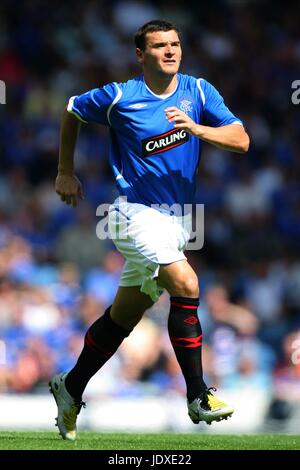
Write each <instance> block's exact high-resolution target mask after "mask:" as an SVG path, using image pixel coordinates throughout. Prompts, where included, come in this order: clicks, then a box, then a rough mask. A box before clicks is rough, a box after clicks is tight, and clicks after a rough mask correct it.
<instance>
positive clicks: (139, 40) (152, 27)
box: [134, 20, 180, 50]
mask: <svg viewBox="0 0 300 470" xmlns="http://www.w3.org/2000/svg"><path fill="white" fill-rule="evenodd" d="M172 29H174V30H175V31H176V33H177V34H178V36H179V37H180V31H179V29H178V27H177V26H176V25H175V24H173V23H170V22H169V21H165V20H152V21H149V22H148V23H146V24H144V25H143V26H141V27H140V29H139V30H138V31H137V32H136V33H135V35H134V43H135V46H136V47H138V48H139V49H141V50H145V47H146V34H147V33H154V32H156V31H171V30H172Z"/></svg>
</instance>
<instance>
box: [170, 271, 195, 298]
mask: <svg viewBox="0 0 300 470" xmlns="http://www.w3.org/2000/svg"><path fill="white" fill-rule="evenodd" d="M169 294H170V295H171V296H174V297H191V298H197V297H199V283H198V278H197V276H196V275H188V276H184V277H181V278H177V279H176V280H175V282H174V283H173V285H172V286H170V291H169Z"/></svg>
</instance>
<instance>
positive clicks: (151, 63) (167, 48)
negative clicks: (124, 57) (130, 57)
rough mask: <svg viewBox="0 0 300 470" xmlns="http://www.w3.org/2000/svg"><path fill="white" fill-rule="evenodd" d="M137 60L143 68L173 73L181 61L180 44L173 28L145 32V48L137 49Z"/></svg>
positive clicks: (168, 73) (167, 73)
mask: <svg viewBox="0 0 300 470" xmlns="http://www.w3.org/2000/svg"><path fill="white" fill-rule="evenodd" d="M136 52H137V56H138V61H139V62H140V63H141V64H142V65H143V68H144V70H149V71H156V72H160V73H161V74H163V75H175V74H176V73H177V72H178V69H179V65H180V61H181V46H180V41H179V37H178V34H177V33H176V31H174V30H170V31H156V32H154V33H147V34H146V47H145V50H143V51H142V50H141V49H137V50H136Z"/></svg>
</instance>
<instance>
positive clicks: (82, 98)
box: [67, 83, 117, 126]
mask: <svg viewBox="0 0 300 470" xmlns="http://www.w3.org/2000/svg"><path fill="white" fill-rule="evenodd" d="M116 93H117V90H116V86H115V85H114V84H113V83H110V84H108V85H105V86H104V87H102V88H95V89H93V90H90V91H87V92H86V93H83V94H82V95H79V96H72V97H71V98H70V100H69V103H68V106H67V110H68V111H69V113H72V114H74V115H75V116H76V117H77V118H78V119H79V120H80V121H83V122H96V123H98V124H104V125H106V126H108V125H109V121H108V117H107V114H108V111H109V108H110V106H111V104H112V103H113V101H114V99H115V96H116Z"/></svg>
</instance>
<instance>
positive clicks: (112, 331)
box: [65, 307, 131, 400]
mask: <svg viewBox="0 0 300 470" xmlns="http://www.w3.org/2000/svg"><path fill="white" fill-rule="evenodd" d="M130 333H131V331H128V330H125V328H122V327H121V326H119V325H117V324H116V323H115V322H114V321H113V320H112V319H111V316H110V307H109V308H108V309H107V310H106V311H105V312H104V315H103V316H102V317H100V318H98V320H96V321H95V322H94V323H93V324H92V325H91V326H90V328H89V329H88V331H87V332H86V335H85V338H84V347H83V350H82V352H81V354H80V356H79V358H78V360H77V363H76V365H75V367H74V368H73V369H72V370H71V371H70V372H69V373H68V375H67V378H66V382H65V385H66V389H67V391H68V392H69V393H70V395H71V396H72V397H73V398H75V399H77V400H81V397H82V394H83V391H84V389H85V387H86V386H87V383H88V381H89V380H90V379H91V377H92V376H93V375H94V374H95V373H96V372H97V371H98V370H99V369H100V368H101V367H102V366H103V365H104V364H105V363H106V362H107V361H108V359H110V357H111V356H112V355H113V354H114V353H115V352H116V350H117V349H118V347H119V346H120V344H121V343H122V341H123V339H124V338H126V337H127V336H128V335H129V334H130Z"/></svg>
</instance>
